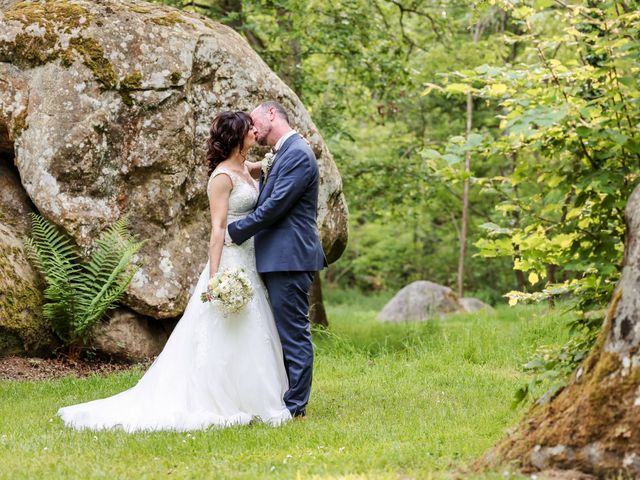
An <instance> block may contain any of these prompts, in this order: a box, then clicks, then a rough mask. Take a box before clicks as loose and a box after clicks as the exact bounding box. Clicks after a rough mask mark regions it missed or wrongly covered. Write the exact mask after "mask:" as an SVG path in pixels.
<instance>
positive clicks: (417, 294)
mask: <svg viewBox="0 0 640 480" xmlns="http://www.w3.org/2000/svg"><path fill="white" fill-rule="evenodd" d="M460 311H463V307H462V305H460V302H459V301H458V297H457V296H456V294H455V293H454V292H453V290H451V289H450V288H449V287H445V286H443V285H438V284H437V283H433V282H428V281H426V280H419V281H417V282H413V283H410V284H409V285H407V286H406V287H404V288H403V289H402V290H400V291H399V292H398V293H397V294H396V295H395V296H394V297H393V298H392V299H391V300H389V302H388V303H387V304H386V305H385V306H384V308H383V309H382V311H381V312H380V313H379V314H378V319H379V320H381V321H383V322H406V321H423V320H429V319H431V318H443V317H444V316H445V315H447V314H449V313H455V312H460Z"/></svg>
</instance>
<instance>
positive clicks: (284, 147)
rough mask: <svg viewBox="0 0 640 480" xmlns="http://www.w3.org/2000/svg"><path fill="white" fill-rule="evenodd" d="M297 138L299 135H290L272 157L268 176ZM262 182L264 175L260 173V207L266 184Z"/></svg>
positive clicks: (258, 203) (258, 202)
mask: <svg viewBox="0 0 640 480" xmlns="http://www.w3.org/2000/svg"><path fill="white" fill-rule="evenodd" d="M298 138H300V134H299V133H294V134H293V135H291V136H290V137H289V138H287V139H286V140H285V142H284V143H283V144H282V146H281V147H280V150H278V151H277V152H276V155H275V157H273V162H272V163H271V169H270V170H269V175H271V174H273V173H274V171H275V168H276V162H277V161H278V159H279V158H280V157H282V156H283V155H284V154H286V153H287V150H289V147H291V145H293V143H294V142H295V141H296V139H298ZM269 175H267V178H268V177H269ZM263 180H264V173H262V172H260V193H259V194H258V201H257V205H260V200H262V193H263V192H264V190H265V188H264V187H265V185H266V183H267V182H266V180H264V181H263Z"/></svg>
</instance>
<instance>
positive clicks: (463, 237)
mask: <svg viewBox="0 0 640 480" xmlns="http://www.w3.org/2000/svg"><path fill="white" fill-rule="evenodd" d="M479 37H480V22H478V23H476V25H475V27H474V29H473V42H474V43H478V38H479ZM472 128H473V96H472V95H471V93H467V137H468V136H469V134H470V133H471V129H472ZM464 171H465V173H466V174H467V175H469V173H470V172H471V154H470V153H468V152H467V154H466V155H465V157H464ZM468 224H469V179H468V178H466V179H465V181H464V187H463V191H462V225H461V226H460V255H459V257H458V297H460V298H462V297H464V260H465V255H466V250H467V225H468Z"/></svg>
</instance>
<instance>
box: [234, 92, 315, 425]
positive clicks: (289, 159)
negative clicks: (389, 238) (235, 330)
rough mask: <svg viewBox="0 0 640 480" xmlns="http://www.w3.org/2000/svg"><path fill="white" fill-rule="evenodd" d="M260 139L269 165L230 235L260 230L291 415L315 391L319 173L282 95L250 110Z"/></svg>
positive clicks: (260, 260) (262, 268)
mask: <svg viewBox="0 0 640 480" xmlns="http://www.w3.org/2000/svg"><path fill="white" fill-rule="evenodd" d="M251 119H252V120H253V129H254V132H255V135H256V140H257V141H258V143H260V144H261V145H270V146H272V147H274V150H275V157H274V159H273V163H272V165H271V169H270V170H269V171H268V172H267V175H266V178H265V175H264V172H263V173H262V175H261V177H260V186H261V188H260V196H259V197H258V202H257V204H256V209H255V211H254V212H253V213H252V214H250V215H248V216H247V217H245V218H243V219H242V220H238V221H236V222H233V223H231V224H229V226H228V227H227V229H228V231H229V236H230V237H231V239H232V240H233V241H234V243H236V244H238V245H239V244H241V243H242V242H244V241H245V240H247V239H249V238H250V237H252V236H255V247H256V264H257V267H258V272H260V273H261V275H262V278H263V280H264V282H265V285H266V287H267V291H268V292H269V299H270V301H271V307H272V309H273V314H274V317H275V322H276V326H277V328H278V333H279V335H280V341H281V343H282V351H283V354H284V364H285V368H286V370H287V376H288V378H289V390H288V391H287V392H286V394H285V396H284V401H285V404H286V405H287V408H288V409H289V411H290V412H291V415H292V416H294V417H304V416H305V415H306V407H307V402H308V401H309V393H310V392H311V375H312V370H313V345H312V343H311V329H310V325H309V316H308V312H309V288H310V287H311V281H312V280H313V276H314V272H317V271H318V270H321V269H322V268H324V267H325V266H326V265H327V262H326V259H325V257H324V253H323V251H322V245H321V243H320V236H319V234H318V228H317V225H316V210H317V205H318V185H319V181H320V174H319V172H318V164H317V162H316V157H315V155H314V154H313V152H312V151H311V148H310V147H309V145H308V144H307V142H306V141H305V140H304V139H303V138H302V137H301V136H300V135H299V134H298V133H297V132H296V131H295V130H293V129H292V128H291V127H290V126H289V117H288V115H287V112H286V111H285V109H284V108H283V107H282V105H280V104H279V103H277V102H271V101H270V102H264V103H262V104H260V105H258V106H257V107H256V108H255V109H254V110H253V112H251Z"/></svg>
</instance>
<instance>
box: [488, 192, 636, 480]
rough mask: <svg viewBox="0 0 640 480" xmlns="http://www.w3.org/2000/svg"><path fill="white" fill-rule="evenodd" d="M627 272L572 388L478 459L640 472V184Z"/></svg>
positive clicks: (629, 216)
mask: <svg viewBox="0 0 640 480" xmlns="http://www.w3.org/2000/svg"><path fill="white" fill-rule="evenodd" d="M625 217H626V223H627V233H626V238H625V252H624V261H623V270H622V276H621V278H620V282H619V283H618V286H617V287H616V291H615V293H614V295H613V298H612V300H611V303H610V305H609V309H608V311H607V316H606V318H605V321H604V324H603V327H602V331H601V332H600V336H599V338H598V342H597V343H596V346H595V347H594V349H593V351H592V352H591V354H590V355H589V356H588V357H587V358H586V359H585V361H584V362H583V363H582V365H581V366H580V367H579V368H578V369H577V370H576V372H575V373H574V374H573V376H572V378H571V380H570V382H569V384H568V386H567V387H566V388H565V389H564V390H562V391H561V392H560V393H559V394H558V395H557V396H556V397H555V398H552V399H551V400H550V401H548V402H547V403H545V404H542V405H535V406H534V407H532V409H531V410H530V411H529V413H528V414H527V416H526V418H525V419H524V421H523V422H522V423H521V424H520V426H519V427H518V428H517V429H516V430H515V431H514V432H513V433H512V434H511V435H509V437H507V438H506V439H505V440H503V441H502V442H501V443H500V444H498V445H497V446H496V447H495V448H494V449H493V450H491V451H490V452H489V453H487V454H486V455H485V456H484V457H483V458H482V459H480V460H479V461H478V462H477V465H476V466H477V467H479V468H486V467H489V466H490V467H493V468H495V467H496V466H497V465H499V464H502V463H506V462H516V463H517V464H519V465H520V466H521V467H522V468H523V469H524V470H525V471H535V470H545V469H551V468H560V469H575V470H580V471H583V472H586V473H589V474H592V475H596V476H597V477H599V478H605V477H606V478H640V428H638V426H639V425H640V289H639V288H638V278H640V186H638V187H636V189H635V191H634V192H633V194H632V195H631V198H630V199H629V203H628V204H627V210H626V215H625Z"/></svg>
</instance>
